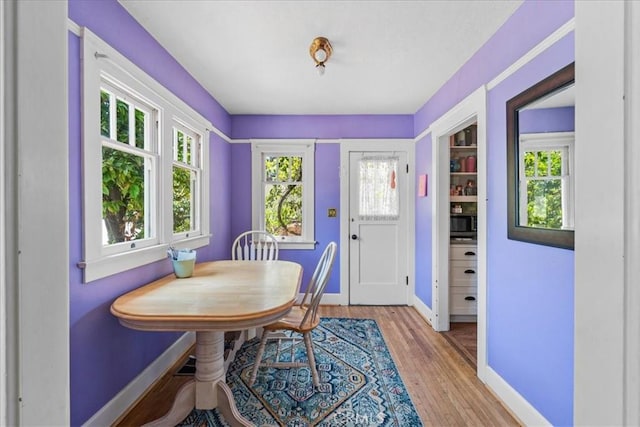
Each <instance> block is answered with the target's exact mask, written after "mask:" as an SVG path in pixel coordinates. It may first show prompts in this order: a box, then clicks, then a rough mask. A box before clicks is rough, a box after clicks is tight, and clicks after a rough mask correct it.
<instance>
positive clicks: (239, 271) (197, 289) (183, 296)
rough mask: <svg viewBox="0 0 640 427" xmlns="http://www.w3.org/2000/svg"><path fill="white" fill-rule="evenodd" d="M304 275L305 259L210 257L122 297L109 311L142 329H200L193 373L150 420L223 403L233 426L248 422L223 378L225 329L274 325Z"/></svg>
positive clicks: (167, 420) (172, 420) (170, 419)
mask: <svg viewBox="0 0 640 427" xmlns="http://www.w3.org/2000/svg"><path fill="white" fill-rule="evenodd" d="M301 281H302V266H300V265H299V264H296V263H293V262H289V261H213V262H206V263H201V264H197V265H196V268H195V271H194V274H193V276H192V277H189V278H186V279H177V278H176V277H175V276H174V275H173V274H171V275H169V276H166V277H164V278H162V279H159V280H156V281H155V282H152V283H149V284H148V285H145V286H142V287H140V288H138V289H135V290H133V291H131V292H129V293H127V294H125V295H122V296H120V297H119V298H118V299H116V300H115V301H114V303H113V304H112V305H111V313H112V314H113V315H114V316H116V317H117V318H118V319H119V321H120V323H121V324H122V325H124V326H126V327H128V328H132V329H138V330H142V331H195V332H196V373H195V379H194V380H193V381H190V382H188V383H186V384H185V385H184V386H183V387H182V388H181V389H180V390H179V391H178V394H177V395H176V398H175V401H174V403H173V407H172V408H171V410H170V411H169V412H168V413H167V414H166V415H165V416H163V417H162V418H160V419H158V420H156V421H153V422H151V423H149V424H147V425H148V426H149V425H152V426H166V425H172V426H173V425H176V424H177V423H179V422H181V421H182V420H183V419H184V418H186V416H187V415H188V414H189V413H190V412H191V410H192V409H193V408H194V407H195V408H196V409H213V408H218V410H219V411H220V413H221V414H222V416H223V417H224V418H225V420H226V421H227V422H228V423H229V424H230V425H232V426H251V425H252V424H251V423H250V422H249V421H247V420H246V419H245V418H243V417H242V416H241V415H240V413H239V412H238V410H237V408H236V406H235V403H234V401H233V395H232V394H231V390H229V387H227V384H226V382H225V372H224V331H235V330H241V329H248V328H255V327H259V326H264V325H266V324H269V323H271V322H273V321H275V320H277V319H279V318H281V317H282V316H284V315H285V314H286V313H288V312H289V310H290V309H291V307H292V306H293V304H294V303H295V301H296V297H297V295H298V292H299V290H300V283H301Z"/></svg>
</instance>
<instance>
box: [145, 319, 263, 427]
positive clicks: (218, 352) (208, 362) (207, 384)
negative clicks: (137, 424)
mask: <svg viewBox="0 0 640 427" xmlns="http://www.w3.org/2000/svg"><path fill="white" fill-rule="evenodd" d="M194 406H195V408H196V409H207V410H208V409H213V408H218V411H219V412H220V414H222V416H223V417H224V419H225V420H226V421H227V423H228V424H229V425H231V426H233V427H236V426H246V427H251V426H253V424H251V423H250V422H249V421H248V420H247V419H245V418H244V417H243V416H242V415H240V412H238V409H237V408H236V405H235V402H234V400H233V394H232V393H231V390H230V389H229V387H228V386H227V384H226V383H225V375H224V332H218V331H203V332H196V375H195V379H194V380H193V381H189V382H188V383H186V384H185V385H184V386H182V388H181V389H180V390H179V391H178V394H177V395H176V398H175V400H174V402H173V406H172V407H171V409H170V410H169V412H168V413H167V414H166V415H165V416H164V417H162V418H160V419H158V420H155V421H153V422H151V423H149V424H146V425H145V427H149V426H153V427H156V426H167V425H172V426H173V425H176V424H177V423H179V422H181V421H182V420H184V419H185V418H186V417H187V415H189V413H190V412H191V410H192V409H193V408H194Z"/></svg>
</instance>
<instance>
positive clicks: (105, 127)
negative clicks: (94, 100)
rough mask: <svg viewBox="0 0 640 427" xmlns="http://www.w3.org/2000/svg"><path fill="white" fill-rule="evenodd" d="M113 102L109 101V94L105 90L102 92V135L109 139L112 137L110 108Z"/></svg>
mask: <svg viewBox="0 0 640 427" xmlns="http://www.w3.org/2000/svg"><path fill="white" fill-rule="evenodd" d="M110 105H111V101H110V99H109V93H108V92H105V91H104V90H101V91H100V135H102V136H104V137H107V138H109V137H110V135H111V134H110V128H111V122H110V117H111V116H110V114H109V106H110Z"/></svg>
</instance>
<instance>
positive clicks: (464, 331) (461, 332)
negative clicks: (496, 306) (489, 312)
mask: <svg viewBox="0 0 640 427" xmlns="http://www.w3.org/2000/svg"><path fill="white" fill-rule="evenodd" d="M442 335H443V336H444V337H445V339H446V340H447V341H449V344H451V345H452V346H453V348H455V349H456V350H457V351H458V353H460V355H461V356H462V357H463V358H464V359H465V360H466V361H467V362H469V363H470V364H471V366H472V367H473V369H474V370H475V369H476V366H477V365H478V325H477V324H476V323H467V322H455V323H454V322H451V324H450V329H449V330H448V331H447V332H442Z"/></svg>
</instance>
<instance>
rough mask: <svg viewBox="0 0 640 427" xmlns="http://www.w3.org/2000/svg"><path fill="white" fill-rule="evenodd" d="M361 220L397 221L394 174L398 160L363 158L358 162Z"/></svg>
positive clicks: (398, 207)
mask: <svg viewBox="0 0 640 427" xmlns="http://www.w3.org/2000/svg"><path fill="white" fill-rule="evenodd" d="M359 164H360V167H359V189H360V201H359V202H360V203H359V212H358V213H359V216H360V219H361V220H382V221H384V220H392V219H398V216H399V212H400V204H399V200H398V189H397V182H396V174H397V169H398V159H397V158H389V157H379V158H363V159H361V160H360V162H359Z"/></svg>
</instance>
